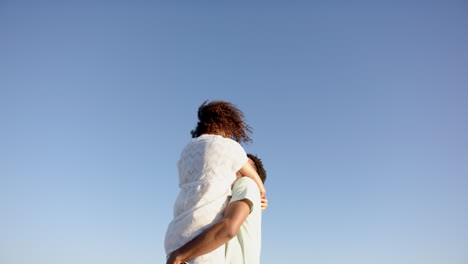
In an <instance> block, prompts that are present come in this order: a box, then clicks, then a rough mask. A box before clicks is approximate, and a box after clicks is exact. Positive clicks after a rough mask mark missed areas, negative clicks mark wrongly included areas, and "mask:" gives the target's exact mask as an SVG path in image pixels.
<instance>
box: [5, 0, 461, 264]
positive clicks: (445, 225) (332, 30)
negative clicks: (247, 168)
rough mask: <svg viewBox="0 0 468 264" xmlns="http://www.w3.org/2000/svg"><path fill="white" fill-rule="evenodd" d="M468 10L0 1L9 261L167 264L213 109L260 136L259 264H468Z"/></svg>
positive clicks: (374, 4)
mask: <svg viewBox="0 0 468 264" xmlns="http://www.w3.org/2000/svg"><path fill="white" fill-rule="evenodd" d="M467 14H468V4H467V2H466V1H352V2H351V1H177V2H174V1H172V2H169V1H30V2H28V1H6V0H2V1H0V40H1V41H0V58H1V59H0V124H1V129H0V262H1V263H2V264H26V263H27V264H30V263H34V264H63V263H67V264H75V263H76V264H78V263H80V264H81V263H86V264H94V263H96V264H102V263H125V264H127V263H128V264H130V263H132V264H133V263H141V264H143V263H163V262H164V249H163V239H164V233H165V229H166V226H167V224H168V223H169V221H170V219H171V215H172V205H173V202H174V199H175V197H176V194H177V190H178V189H177V175H176V161H177V159H178V155H179V152H180V151H181V149H182V147H183V146H184V145H185V144H186V143H187V141H188V140H189V138H190V135H189V131H190V130H191V129H192V128H193V127H194V126H195V124H196V110H197V107H198V106H199V105H200V104H201V103H202V102H203V101H204V100H206V99H222V100H228V101H231V102H233V103H235V104H237V105H238V106H239V108H241V109H242V110H243V111H244V112H245V114H246V117H247V120H248V122H249V123H250V124H251V126H252V127H253V128H254V135H253V139H254V143H253V144H250V145H247V146H245V148H246V150H247V151H248V152H252V153H255V154H258V155H259V156H260V157H261V158H262V159H263V160H264V163H265V167H266V169H267V172H268V177H269V178H268V181H267V183H266V187H267V190H268V193H267V196H268V197H269V199H270V207H269V209H268V210H267V211H266V212H265V213H264V219H263V221H264V222H263V223H264V224H263V251H262V262H263V263H269V264H279V263H281V264H282V263H297V262H303V263H320V264H376V263H378V264H387V263H388V264H395V263H398V264H466V263H468V251H467V248H468V192H467V189H468V136H467V135H468V122H467V115H468V102H467V100H468V15H467Z"/></svg>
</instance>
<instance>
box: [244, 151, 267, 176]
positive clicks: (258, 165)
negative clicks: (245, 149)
mask: <svg viewBox="0 0 468 264" xmlns="http://www.w3.org/2000/svg"><path fill="white" fill-rule="evenodd" d="M247 157H249V159H251V160H252V161H253V163H254V164H255V169H256V170H257V173H258V176H260V179H262V182H263V183H265V181H266V178H267V175H266V171H265V168H264V167H263V162H262V160H261V159H260V158H259V157H257V156H255V155H253V154H250V153H247Z"/></svg>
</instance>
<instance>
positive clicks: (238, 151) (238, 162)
mask: <svg viewBox="0 0 468 264" xmlns="http://www.w3.org/2000/svg"><path fill="white" fill-rule="evenodd" d="M231 141H232V142H231V144H230V145H231V153H232V156H231V158H232V169H233V171H236V172H237V171H238V170H240V169H241V168H242V167H243V166H244V165H245V164H246V163H247V160H248V158H247V153H245V150H244V148H243V147H242V146H241V145H240V144H239V143H237V142H236V141H234V140H231Z"/></svg>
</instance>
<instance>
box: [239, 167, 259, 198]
mask: <svg viewBox="0 0 468 264" xmlns="http://www.w3.org/2000/svg"><path fill="white" fill-rule="evenodd" d="M239 172H240V173H241V174H242V175H244V176H247V177H249V178H251V179H252V180H254V182H255V183H256V184H257V186H258V189H259V190H260V195H261V197H263V196H265V194H266V190H265V186H264V185H263V182H262V180H261V179H260V176H258V173H257V171H256V170H255V168H254V167H252V165H250V163H249V162H247V163H246V164H245V165H244V166H243V167H242V168H241V169H240V170H239Z"/></svg>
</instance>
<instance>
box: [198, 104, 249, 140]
mask: <svg viewBox="0 0 468 264" xmlns="http://www.w3.org/2000/svg"><path fill="white" fill-rule="evenodd" d="M205 133H208V134H219V135H222V136H225V137H229V138H232V139H233V140H235V141H237V142H239V143H241V142H244V143H249V142H252V139H251V138H250V136H249V134H251V133H252V128H251V127H250V126H249V125H247V123H245V121H244V113H242V111H241V110H239V109H238V108H237V107H236V106H235V105H234V104H232V103H229V102H225V101H211V102H209V101H208V100H206V101H205V102H203V104H202V105H201V106H200V107H199V108H198V123H197V126H196V127H195V129H194V130H192V131H190V134H191V135H192V137H193V138H195V137H199V136H200V135H202V134H205Z"/></svg>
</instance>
